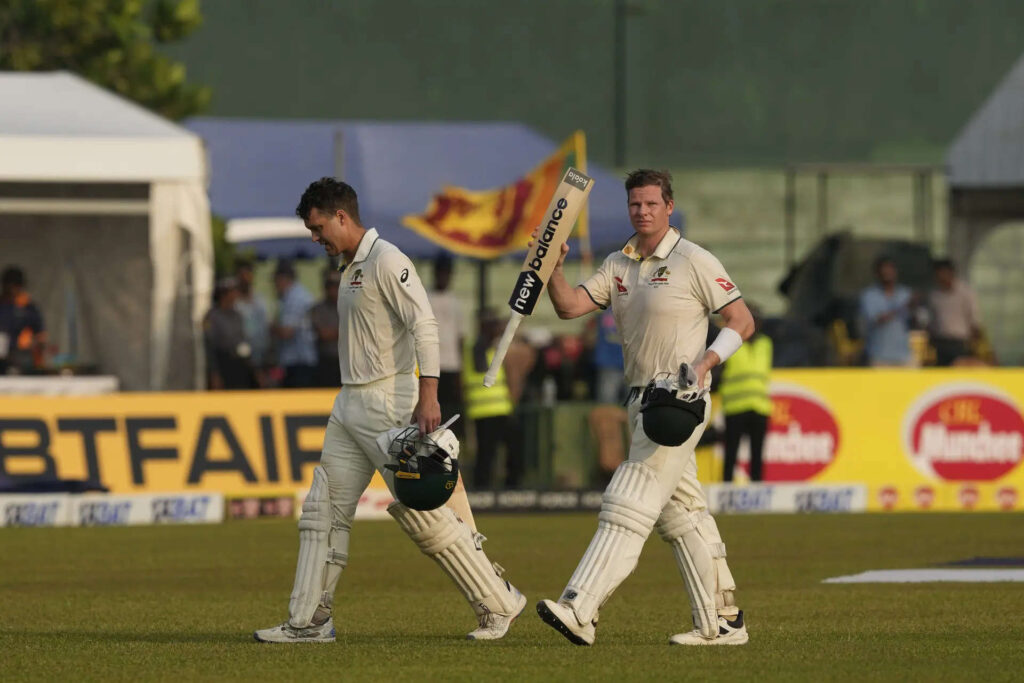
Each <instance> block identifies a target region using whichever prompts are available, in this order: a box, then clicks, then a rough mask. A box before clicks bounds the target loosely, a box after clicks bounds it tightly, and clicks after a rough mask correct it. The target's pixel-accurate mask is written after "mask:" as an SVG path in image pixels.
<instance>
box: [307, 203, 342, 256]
mask: <svg viewBox="0 0 1024 683" xmlns="http://www.w3.org/2000/svg"><path fill="white" fill-rule="evenodd" d="M341 216H342V212H340V211H336V212H335V213H333V214H330V213H325V212H323V211H321V210H320V209H310V212H309V218H307V219H306V228H308V229H309V232H310V239H312V240H313V241H314V242H316V243H317V244H319V245H321V246H322V247H323V248H324V251H326V252H327V255H328V256H332V257H333V256H337V255H338V254H340V253H341V251H342V247H343V245H342V241H343V238H344V229H343V228H342V225H341Z"/></svg>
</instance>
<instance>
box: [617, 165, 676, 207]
mask: <svg viewBox="0 0 1024 683" xmlns="http://www.w3.org/2000/svg"><path fill="white" fill-rule="evenodd" d="M650 185H657V186H658V187H660V188H661V198H662V199H663V200H665V203H666V204H668V203H669V202H670V201H672V174H671V173H669V172H668V171H655V170H654V169H651V168H638V169H637V170H635V171H631V172H630V174H629V175H627V176H626V194H629V191H630V190H632V189H633V188H635V187H648V186H650Z"/></svg>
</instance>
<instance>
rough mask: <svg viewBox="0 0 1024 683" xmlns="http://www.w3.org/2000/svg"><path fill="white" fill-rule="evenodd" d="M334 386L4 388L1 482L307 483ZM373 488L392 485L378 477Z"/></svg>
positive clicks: (270, 486)
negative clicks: (42, 391) (134, 390)
mask: <svg viewBox="0 0 1024 683" xmlns="http://www.w3.org/2000/svg"><path fill="white" fill-rule="evenodd" d="M336 393H337V392H335V391H332V390H309V391H305V390H303V391H299V390H295V391H262V392H261V391H246V392H208V393H139V394H110V395H105V396H93V397H88V398H76V397H42V396H17V397H14V396H3V397H0V481H2V480H5V479H10V480H11V481H13V482H15V483H16V482H17V480H18V478H20V477H38V476H40V475H42V476H46V477H57V478H60V479H90V480H93V481H98V482H99V483H101V484H103V485H104V486H106V487H107V488H109V489H110V491H111V492H112V493H143V492H147V493H149V492H160V491H220V492H222V493H225V494H229V495H232V494H253V493H266V494H274V493H278V492H281V491H296V490H299V489H308V488H309V486H310V484H311V483H312V479H313V468H314V467H316V465H317V463H318V462H319V461H320V450H321V447H322V445H323V437H324V429H325V427H326V425H327V418H328V416H329V415H330V412H331V407H332V406H333V403H334V397H335V395H336ZM371 487H375V488H381V489H384V488H385V487H384V482H383V480H381V479H380V477H379V476H376V477H375V478H374V482H373V483H372V484H371Z"/></svg>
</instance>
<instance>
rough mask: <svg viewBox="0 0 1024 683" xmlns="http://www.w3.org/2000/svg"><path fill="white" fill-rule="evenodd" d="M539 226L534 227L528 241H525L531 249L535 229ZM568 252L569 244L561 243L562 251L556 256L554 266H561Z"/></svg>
mask: <svg viewBox="0 0 1024 683" xmlns="http://www.w3.org/2000/svg"><path fill="white" fill-rule="evenodd" d="M538 230H540V228H534V229H533V232H531V233H530V241H529V242H527V243H526V248H527V249H533V243H534V242H536V241H537V231H538ZM568 253H569V245H568V244H566V243H564V242H563V243H562V253H561V254H559V256H558V263H556V264H555V268H561V267H562V264H563V263H565V257H566V255H567V254H568Z"/></svg>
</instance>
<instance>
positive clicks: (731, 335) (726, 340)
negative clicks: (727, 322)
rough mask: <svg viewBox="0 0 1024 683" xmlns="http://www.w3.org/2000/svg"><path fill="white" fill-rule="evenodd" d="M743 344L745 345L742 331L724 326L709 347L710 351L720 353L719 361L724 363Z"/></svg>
mask: <svg viewBox="0 0 1024 683" xmlns="http://www.w3.org/2000/svg"><path fill="white" fill-rule="evenodd" d="M741 346H743V337H741V336H740V333H739V332H737V331H736V330H734V329H732V328H730V327H723V328H722V331H721V332H719V333H718V336H717V337H715V341H713V342H712V343H711V346H709V347H708V351H714V352H715V353H716V354H718V358H719V362H720V363H724V362H725V361H726V359H727V358H729V356H731V355H732V354H734V353H736V352H737V351H738V350H739V348H740V347H741Z"/></svg>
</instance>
